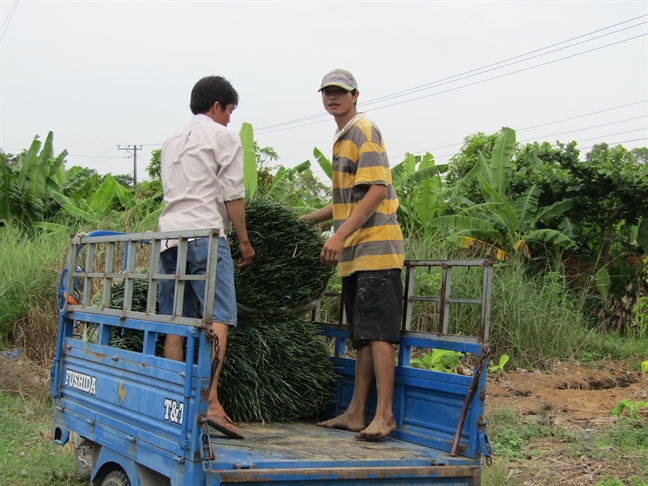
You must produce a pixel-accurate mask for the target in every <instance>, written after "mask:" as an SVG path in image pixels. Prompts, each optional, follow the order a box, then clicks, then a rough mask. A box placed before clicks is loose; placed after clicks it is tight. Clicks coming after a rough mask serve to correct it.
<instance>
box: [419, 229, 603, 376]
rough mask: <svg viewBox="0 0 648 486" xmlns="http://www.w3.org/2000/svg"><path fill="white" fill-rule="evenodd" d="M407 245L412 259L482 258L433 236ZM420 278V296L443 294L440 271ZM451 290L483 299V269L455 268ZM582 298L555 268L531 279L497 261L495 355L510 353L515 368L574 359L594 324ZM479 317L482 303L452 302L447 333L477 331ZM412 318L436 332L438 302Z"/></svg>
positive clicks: (423, 307)
mask: <svg viewBox="0 0 648 486" xmlns="http://www.w3.org/2000/svg"><path fill="white" fill-rule="evenodd" d="M406 246H407V248H406V255H407V258H408V259H447V258H479V256H478V255H474V254H466V253H458V252H457V250H452V249H448V248H446V247H443V246H442V245H439V244H438V243H437V242H434V241H432V240H429V239H428V240H427V241H426V240H408V241H407V242H406ZM421 277H422V278H419V275H418V274H417V279H416V280H417V281H418V283H417V285H416V289H415V291H416V292H417V294H418V295H425V294H430V293H431V294H432V295H436V296H438V295H440V286H441V275H440V272H438V274H435V273H434V271H432V272H430V273H429V274H426V275H421ZM426 287H427V288H426ZM452 289H453V292H452V296H453V297H457V298H473V299H474V298H479V297H480V295H481V289H482V272H480V271H479V270H478V269H471V270H467V269H456V270H455V271H454V272H453V275H452ZM583 299H584V295H582V294H578V293H574V292H573V291H571V290H570V289H568V287H567V285H566V283H565V280H564V277H563V276H562V275H561V274H559V273H557V272H549V273H547V274H544V275H542V276H535V277H533V276H529V274H528V272H526V271H525V269H524V267H523V266H522V265H521V264H518V263H510V264H503V263H496V264H495V272H494V280H493V291H492V308H491V323H490V344H491V349H492V352H493V356H495V357H497V356H499V355H501V354H504V353H506V354H508V355H509V357H510V358H511V361H510V363H511V365H512V366H518V367H532V368H543V367H548V366H550V365H551V363H552V361H554V360H555V359H566V360H571V359H576V358H577V356H578V355H579V353H580V352H581V351H582V350H583V349H587V348H588V347H589V344H588V343H590V342H591V337H590V334H591V331H590V330H589V328H590V327H591V326H588V321H587V317H586V315H585V314H584V313H583V312H582V305H581V303H582V302H583ZM479 317H480V316H479V307H477V306H469V305H464V304H461V305H459V304H453V305H452V306H451V309H450V329H449V332H450V333H453V334H470V335H476V334H477V331H478V326H479ZM412 321H413V328H414V329H420V330H428V331H437V330H438V326H439V325H438V309H437V305H436V304H428V303H425V304H419V305H418V306H416V308H415V314H414V317H413V319H412Z"/></svg>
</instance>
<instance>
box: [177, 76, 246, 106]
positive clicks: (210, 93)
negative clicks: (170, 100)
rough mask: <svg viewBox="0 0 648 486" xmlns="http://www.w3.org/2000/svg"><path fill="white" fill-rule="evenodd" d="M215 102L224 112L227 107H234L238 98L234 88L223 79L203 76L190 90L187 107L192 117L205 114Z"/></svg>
mask: <svg viewBox="0 0 648 486" xmlns="http://www.w3.org/2000/svg"><path fill="white" fill-rule="evenodd" d="M217 101H218V102H219V103H220V104H221V109H222V110H224V109H225V107H226V106H227V105H234V107H236V106H237V105H238V102H239V96H238V93H237V92H236V90H235V89H234V87H233V86H232V85H231V84H230V82H229V81H228V80H227V79H225V78H224V77H222V76H205V77H204V78H202V79H201V80H200V81H198V82H197V83H196V84H195V85H194V87H193V89H192V90H191V102H190V103H189V107H190V108H191V112H192V113H193V114H194V115H198V114H201V113H207V112H208V111H209V109H210V108H211V107H212V106H214V103H216V102H217Z"/></svg>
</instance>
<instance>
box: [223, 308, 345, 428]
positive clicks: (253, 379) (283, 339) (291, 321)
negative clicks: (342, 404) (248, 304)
mask: <svg viewBox="0 0 648 486" xmlns="http://www.w3.org/2000/svg"><path fill="white" fill-rule="evenodd" d="M328 356H329V352H328V348H327V346H326V345H325V344H324V343H323V342H322V341H321V340H320V339H319V337H318V336H317V333H316V329H315V326H314V325H313V323H312V322H309V321H308V320H306V319H303V318H297V317H291V316H273V317H271V318H270V319H267V320H266V319H263V318H248V319H239V323H238V326H237V327H236V328H234V329H231V330H230V332H229V334H228V341H227V353H226V354H225V361H224V363H223V369H222V371H221V376H220V380H219V382H218V397H219V399H220V400H221V402H222V403H223V405H224V407H225V409H226V410H227V413H228V414H229V415H230V416H231V417H232V419H234V420H235V421H239V422H256V421H266V422H287V421H292V420H296V419H299V418H304V417H312V416H313V415H315V414H316V413H317V412H318V411H319V410H320V409H321V408H322V407H323V406H324V405H326V404H327V403H329V402H330V401H332V400H333V398H334V396H333V378H334V374H333V365H332V364H331V362H330V360H329V358H328Z"/></svg>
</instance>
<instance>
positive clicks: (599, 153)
mask: <svg viewBox="0 0 648 486" xmlns="http://www.w3.org/2000/svg"><path fill="white" fill-rule="evenodd" d="M643 152H644V151H642V150H637V149H635V150H633V151H632V152H631V151H628V150H627V149H625V148H624V147H622V146H620V145H618V146H616V147H610V146H608V145H607V144H605V143H603V144H599V145H596V146H594V147H593V148H592V150H591V151H590V152H589V153H588V154H586V156H585V160H580V157H579V151H578V149H577V148H576V142H571V143H569V144H563V143H560V142H557V143H556V144H555V145H553V146H552V145H550V144H548V143H544V144H542V145H538V144H533V145H528V146H527V147H526V148H525V150H524V156H523V157H520V160H522V159H524V163H523V165H522V168H521V169H520V170H519V172H518V173H517V174H516V176H515V178H514V179H515V180H514V182H513V184H512V186H514V190H513V192H514V193H516V194H517V193H520V192H521V191H524V190H526V189H527V188H528V187H530V186H531V185H535V186H538V187H539V188H540V189H541V197H540V203H541V204H543V205H550V204H554V203H557V202H559V201H564V200H568V199H572V198H575V199H574V200H575V204H574V206H573V208H572V209H570V210H569V211H568V213H566V216H567V218H566V219H565V220H563V221H561V222H560V223H561V224H562V226H561V227H560V228H556V229H561V230H562V231H563V232H565V233H566V234H568V235H570V236H571V238H572V239H573V240H574V241H575V243H576V244H577V249H576V250H575V251H574V253H576V254H580V255H585V256H588V257H590V258H591V259H593V260H596V259H597V258H598V257H599V256H600V258H601V263H602V264H603V265H607V264H608V263H610V261H611V260H612V259H613V257H614V255H615V254H621V253H623V252H625V251H630V252H633V253H636V252H637V251H640V249H639V247H638V246H637V245H636V244H635V243H634V240H635V239H636V236H637V227H638V225H639V223H640V222H641V221H642V218H646V217H648V207H647V206H646V203H645V201H646V200H647V198H648V165H646V164H645V163H641V162H639V161H638V159H637V156H639V157H641V154H642V153H643ZM613 249H615V250H614V251H613Z"/></svg>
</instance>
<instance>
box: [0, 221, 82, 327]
mask: <svg viewBox="0 0 648 486" xmlns="http://www.w3.org/2000/svg"><path fill="white" fill-rule="evenodd" d="M69 236H70V232H69V230H68V231H67V232H56V233H46V232H44V231H40V230H38V229H32V230H21V229H20V228H18V227H15V226H9V227H4V228H3V227H0V248H2V251H1V252H0V274H1V275H2V278H1V279H0V339H2V338H6V337H7V335H8V334H9V332H10V331H11V330H12V328H13V326H14V325H15V324H16V322H18V321H20V320H21V319H23V318H25V317H26V316H27V315H28V314H29V312H30V311H33V310H37V309H41V310H42V311H47V310H49V309H50V304H51V303H52V302H55V301H56V286H57V284H58V274H59V272H60V271H61V268H62V266H63V259H64V255H63V253H64V252H63V251H62V250H61V249H62V248H66V246H67V245H68V241H69Z"/></svg>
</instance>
